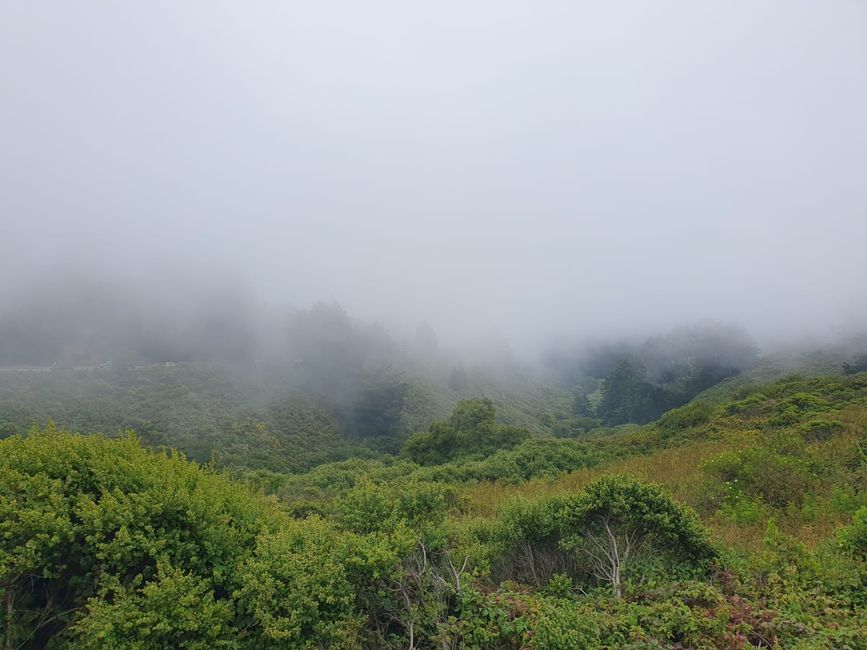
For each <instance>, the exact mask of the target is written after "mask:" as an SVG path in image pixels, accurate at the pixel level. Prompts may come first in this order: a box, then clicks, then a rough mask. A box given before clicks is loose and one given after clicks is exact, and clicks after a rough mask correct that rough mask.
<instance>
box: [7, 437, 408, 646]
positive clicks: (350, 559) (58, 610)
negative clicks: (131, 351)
mask: <svg viewBox="0 0 867 650" xmlns="http://www.w3.org/2000/svg"><path fill="white" fill-rule="evenodd" d="M0 539H2V549H0V598H2V602H3V603H4V613H5V621H4V625H3V626H2V628H0V629H2V632H3V638H4V641H5V645H6V646H8V647H43V646H45V645H47V644H49V642H52V643H57V642H60V641H63V642H69V643H74V644H77V645H81V646H82V647H103V648H115V647H141V648H179V647H188V648H205V647H221V646H224V647H235V648H237V647H249V648H262V647H270V646H274V647H307V646H310V647H313V646H315V645H317V644H323V643H332V642H337V640H338V639H344V640H345V639H348V638H350V637H351V636H352V635H353V634H355V633H356V632H357V628H358V625H359V620H360V618H363V617H362V615H361V614H360V612H359V609H358V606H359V599H360V598H362V597H363V595H364V593H365V592H366V590H367V589H368V586H369V585H370V584H371V583H375V581H376V580H379V579H381V578H383V577H384V576H385V575H387V573H388V571H389V570H391V569H392V568H393V567H395V566H397V564H398V563H399V559H400V554H401V553H402V552H405V551H407V550H408V549H409V548H410V547H411V544H412V543H413V542H412V535H411V534H410V533H408V532H406V531H403V532H402V533H401V534H397V533H394V534H391V533H389V534H386V535H378V536H363V535H354V534H350V533H343V532H340V531H339V530H337V529H336V528H335V527H334V526H333V525H332V524H329V523H327V522H325V521H323V520H318V519H307V520H305V521H303V522H299V521H292V520H290V519H288V518H287V517H286V516H285V515H283V514H281V512H280V511H279V510H278V509H277V508H276V505H275V503H274V502H272V501H270V500H267V499H264V498H261V497H256V496H255V495H252V494H250V493H248V492H247V491H246V490H244V489H243V488H241V487H240V486H238V485H236V484H233V483H232V482H230V481H229V480H227V479H225V478H223V477H221V476H218V475H215V474H213V473H212V472H209V471H205V470H203V469H201V468H199V467H197V466H196V465H194V464H191V463H189V462H187V461H186V460H184V459H183V458H182V457H180V456H178V455H171V456H166V455H160V454H154V453H151V452H148V451H146V450H144V449H143V448H142V447H141V446H140V445H139V444H138V442H137V441H136V440H135V439H134V438H132V437H126V438H122V439H118V440H107V439H104V438H101V437H97V436H79V435H73V434H68V433H65V432H61V431H57V430H55V429H53V428H51V427H49V428H47V429H45V430H42V431H33V432H31V434H30V435H29V436H28V437H26V438H21V437H12V438H9V439H6V440H4V441H2V442H0Z"/></svg>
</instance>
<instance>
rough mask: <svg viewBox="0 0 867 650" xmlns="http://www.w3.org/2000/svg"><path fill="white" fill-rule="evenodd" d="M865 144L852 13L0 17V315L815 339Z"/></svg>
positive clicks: (855, 7)
mask: <svg viewBox="0 0 867 650" xmlns="http://www.w3.org/2000/svg"><path fill="white" fill-rule="evenodd" d="M865 115H867V3H864V2H863V1H861V0H836V1H834V2H818V1H816V0H814V1H805V0H760V1H755V2H731V1H727V0H706V1H704V2H694V1H690V0H663V1H661V2H653V3H650V2H619V1H607V2H566V1H564V2H553V1H544V2H533V3H530V2H510V1H503V0H499V1H497V2H481V1H480V2H471V3H467V2H426V1H423V2H365V3H357V2H328V1H318V2H264V1H257V2H215V1H212V0H209V1H207V2H205V1H202V2H192V1H190V2H183V3H177V2H170V1H150V2H137V3H132V2H126V3H109V2H97V1H93V2H87V3H70V2H60V1H57V2H38V3H37V2H15V1H14V0H0V241H2V256H0V310H2V312H0V316H2V318H3V319H4V320H6V321H8V320H9V319H10V318H11V319H13V320H14V319H23V318H25V315H26V313H44V311H43V312H40V311H39V310H40V309H43V310H44V309H45V308H46V306H47V307H49V308H53V307H58V308H57V309H56V310H55V311H54V312H52V313H54V314H55V315H56V317H57V318H59V319H64V318H67V317H68V315H69V314H70V313H80V312H82V311H85V312H87V313H89V314H90V315H91V317H92V318H91V321H92V323H96V322H98V321H102V322H103V323H106V322H108V323H111V327H116V328H121V329H123V328H128V327H139V328H144V329H147V328H148V327H156V328H158V327H160V326H161V323H163V322H165V321H166V319H167V318H168V316H166V315H167V314H170V315H171V318H170V320H171V321H172V322H175V323H176V322H181V321H183V320H184V319H185V318H187V315H188V314H194V313H196V311H197V310H199V309H202V308H206V307H207V308H208V309H211V308H212V307H213V306H214V305H220V304H222V309H223V310H224V311H225V312H233V313H234V312H237V311H238V310H246V311H249V312H250V313H252V314H255V315H256V317H255V318H256V319H258V320H257V323H259V325H262V322H264V323H268V322H278V321H272V320H271V319H270V316H269V315H271V314H276V313H282V311H283V310H287V309H289V308H290V307H292V306H295V307H300V308H306V307H309V305H311V304H312V303H314V302H316V301H324V302H327V303H330V302H332V301H334V302H337V303H339V304H341V305H343V306H344V307H345V308H346V310H347V312H348V313H349V314H351V315H352V316H353V317H355V318H358V319H361V320H364V321H377V322H381V323H384V324H385V325H386V326H387V327H389V328H391V329H393V330H394V331H397V332H405V333H411V332H414V331H415V328H416V326H417V325H418V323H419V322H426V323H430V325H431V326H432V327H433V329H434V330H435V331H436V333H437V336H438V337H439V339H440V341H447V342H448V341H451V342H454V343H455V345H458V344H463V345H465V346H467V345H474V344H475V343H474V342H477V341H480V340H485V341H500V340H504V341H508V342H509V344H510V345H511V346H512V348H513V349H514V350H517V351H518V352H519V353H529V352H532V351H538V350H541V349H543V348H545V347H546V346H547V345H548V344H549V342H550V341H552V340H581V339H582V338H593V339H594V340H598V339H601V338H605V337H620V336H649V335H652V334H656V333H659V332H661V331H664V330H666V329H669V328H671V327H673V326H676V325H678V324H682V323H688V322H696V321H703V320H707V319H710V320H715V321H720V322H725V323H734V324H736V325H740V326H743V327H744V328H746V329H747V330H749V331H750V332H751V333H752V334H753V335H754V336H755V337H757V338H758V340H759V341H761V342H763V343H766V344H767V343H768V342H773V341H784V340H792V339H795V338H799V337H805V336H813V337H818V338H820V339H821V338H823V337H829V336H833V335H836V334H838V333H840V332H848V331H851V330H856V329H859V328H860V327H862V325H863V324H864V323H865V321H867V295H865V290H864V281H865V278H867V255H865V242H867V120H865ZM87 296H98V298H93V299H92V300H91V299H88V298H87ZM106 296H109V297H110V298H106ZM63 305H66V306H65V307H63V308H60V307H62V306H63ZM119 305H120V306H119ZM27 310H31V311H30V312H28V311H27ZM34 310H35V311H34ZM64 310H65V311H64ZM136 310H137V311H136ZM133 312H134V313H135V314H136V316H135V317H134V318H132V317H130V318H132V320H129V319H128V318H127V316H123V317H120V316H117V314H127V313H133ZM64 314H65V316H64ZM113 314H114V315H113ZM115 316H117V317H115ZM164 317H165V318H164ZM40 318H44V316H43V317H40ZM37 320H38V319H37ZM260 320H261V321H262V322H260ZM91 321H88V322H91ZM131 323H135V324H134V325H133V324H131ZM82 327H84V328H85V329H87V328H88V327H92V328H93V331H97V330H99V326H97V325H95V324H91V325H88V324H87V323H85V324H84V325H82ZM257 327H258V326H257ZM251 335H252V334H251Z"/></svg>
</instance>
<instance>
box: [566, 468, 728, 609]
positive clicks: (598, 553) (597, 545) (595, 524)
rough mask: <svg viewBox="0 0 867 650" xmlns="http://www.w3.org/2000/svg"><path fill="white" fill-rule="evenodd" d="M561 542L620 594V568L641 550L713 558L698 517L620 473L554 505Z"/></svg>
mask: <svg viewBox="0 0 867 650" xmlns="http://www.w3.org/2000/svg"><path fill="white" fill-rule="evenodd" d="M559 510H560V511H559V513H558V515H557V516H558V519H559V528H560V531H561V541H560V545H561V546H562V547H563V548H565V549H567V550H572V551H575V552H577V553H578V555H579V556H581V557H583V559H585V560H586V561H588V562H589V566H590V570H591V572H592V574H593V575H594V576H595V577H596V578H597V579H599V580H602V581H605V582H608V583H609V584H610V585H611V589H612V591H613V593H614V596H615V598H620V597H621V596H622V593H623V588H622V580H623V574H624V571H625V569H627V568H628V566H629V565H630V563H631V562H633V561H634V560H635V558H636V556H637V555H638V554H639V553H640V552H641V551H642V550H644V549H646V548H648V547H652V548H653V550H654V551H655V552H657V553H663V554H665V553H667V554H672V555H674V556H675V557H678V558H680V559H684V560H687V561H690V562H693V563H699V562H704V561H707V560H710V559H712V558H713V557H714V556H715V550H714V548H713V547H712V546H711V543H710V539H709V537H708V534H707V532H706V531H705V530H704V528H703V527H702V526H701V524H700V522H699V519H698V516H697V515H696V514H695V513H694V512H693V511H692V510H690V509H688V508H686V507H684V506H681V505H679V504H677V503H676V502H675V501H674V500H672V499H671V497H669V496H668V495H667V494H665V493H664V492H663V491H662V489H661V488H660V487H658V486H656V485H652V484H648V483H643V482H641V481H638V480H636V479H634V478H631V477H629V476H625V475H610V476H605V477H603V478H601V479H599V480H598V481H596V482H594V483H591V484H590V485H588V486H587V488H586V489H585V490H584V492H583V493H582V494H580V495H578V496H577V497H574V498H571V499H567V500H565V501H564V502H563V503H562V504H561V507H560V509H559Z"/></svg>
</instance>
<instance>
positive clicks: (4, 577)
mask: <svg viewBox="0 0 867 650" xmlns="http://www.w3.org/2000/svg"><path fill="white" fill-rule="evenodd" d="M169 370H170V369H168V368H155V369H148V370H146V371H135V372H136V373H141V374H140V376H139V377H138V378H137V379H135V380H134V381H133V384H132V386H134V387H135V388H134V390H133V389H132V388H131V387H130V386H129V385H127V386H126V387H124V388H118V387H116V386H114V384H111V386H112V390H115V391H117V392H115V393H110V395H109V396H108V397H107V398H106V401H105V402H102V404H104V405H105V406H106V408H109V404H110V403H111V396H112V395H114V396H117V395H120V396H123V395H128V394H131V393H132V392H136V394H138V395H139V396H142V397H144V396H147V395H150V396H151V398H152V399H154V400H159V399H160V398H159V395H160V394H161V392H160V391H163V390H165V389H166V386H167V385H170V384H169V382H168V381H167V380H166V379H165V375H162V373H169ZM201 371H202V369H201V368H200V367H198V366H190V367H182V368H180V369H177V368H175V369H171V372H172V373H174V374H170V375H169V376H172V377H175V378H177V377H179V376H180V375H181V374H183V373H189V379H188V381H189V382H190V384H191V385H190V386H188V387H189V388H190V390H189V391H188V392H187V393H186V394H187V395H188V396H194V395H197V394H198V395H206V396H207V395H210V394H211V393H212V392H213V394H214V395H215V397H214V400H213V402H210V401H208V403H209V404H210V403H213V404H214V405H220V404H221V405H222V409H223V410H221V411H218V412H217V413H216V414H214V415H215V416H216V417H217V418H223V417H224V416H225V420H221V424H220V425H219V426H217V425H216V424H215V426H214V428H213V429H212V430H207V431H204V430H202V429H198V430H197V431H198V432H199V434H198V435H203V436H205V437H206V438H207V436H210V435H216V436H217V440H219V445H225V446H223V447H222V448H220V449H219V453H215V454H213V459H212V461H211V462H209V463H207V464H204V465H203V464H200V463H197V462H194V461H191V460H188V459H187V458H186V457H184V456H183V455H182V454H180V453H178V452H174V451H170V450H166V449H164V448H165V447H169V446H171V439H170V438H167V436H169V435H170V434H171V432H170V431H169V432H167V433H163V434H162V435H161V436H160V437H159V438H156V437H153V433H152V431H153V429H151V430H150V431H151V432H150V433H149V432H148V431H145V432H143V433H142V434H140V435H139V436H136V435H135V434H133V433H131V432H127V433H122V434H120V435H115V436H112V437H106V436H103V435H93V434H91V435H80V434H77V433H70V432H68V431H67V430H65V429H63V428H60V427H58V426H55V425H54V424H52V423H48V424H46V425H44V426H40V427H33V428H31V429H30V430H29V431H26V432H20V431H19V432H15V431H11V432H10V433H11V435H9V436H8V437H7V438H6V439H5V440H2V441H0V540H2V544H0V603H2V611H0V639H2V647H4V648H41V647H49V648H50V647H82V648H120V647H124V648H125V647H128V648H220V647H225V648H269V647H273V648H324V647H333V648H407V647H411V648H443V647H448V648H479V649H482V648H503V649H508V648H514V649H516V650H517V649H525V648H538V649H549V648H550V649H559V648H567V649H568V648H655V647H663V648H749V647H756V648H757V647H779V648H829V649H831V648H834V649H836V648H864V647H867V644H865V635H864V630H865V629H867V532H865V531H867V434H865V431H867V374H849V375H840V376H835V377H816V378H800V377H789V378H786V379H783V380H782V381H778V382H776V383H773V384H767V385H760V386H753V385H750V386H744V387H741V388H740V389H738V391H737V392H736V394H734V395H733V396H732V399H730V400H728V401H724V402H721V403H713V402H704V401H695V402H691V403H689V404H686V405H684V406H681V407H679V408H676V409H673V410H670V411H669V412H667V413H665V414H664V415H663V416H662V417H660V418H659V419H658V420H657V421H655V422H653V423H650V424H648V425H646V426H642V427H636V426H634V425H630V426H624V427H617V428H613V429H600V428H598V427H596V428H594V429H589V430H587V432H586V433H584V434H583V435H579V436H577V437H560V438H558V437H553V436H551V435H550V434H548V435H536V436H534V435H531V432H528V430H527V429H525V428H523V427H520V426H515V425H511V424H507V423H504V422H502V421H501V420H500V419H499V418H498V409H497V408H495V402H494V401H493V400H491V399H484V398H479V399H474V398H464V399H463V400H461V401H457V402H456V405H455V407H454V410H453V412H452V414H451V416H450V417H448V418H447V419H445V420H442V421H434V422H432V423H430V424H428V425H426V427H424V428H423V429H422V430H421V431H420V432H418V433H415V434H413V435H411V436H409V437H404V438H403V441H402V442H401V444H400V446H398V447H397V448H396V449H394V450H393V451H392V452H391V453H385V452H383V451H377V448H376V446H375V445H370V444H367V443H366V442H365V441H367V440H370V439H373V440H376V439H377V437H378V436H376V435H375V434H372V433H370V434H364V435H361V434H354V433H352V432H349V431H347V430H346V429H345V428H344V426H345V422H342V421H341V420H340V416H339V414H337V413H336V412H332V414H330V415H329V414H328V410H327V408H326V409H323V408H322V407H321V406H317V401H316V399H314V398H313V397H312V396H311V397H307V398H302V397H300V396H298V397H293V398H291V399H288V400H287V399H284V400H282V401H278V402H273V401H271V400H272V397H271V396H267V395H266V396H263V397H262V399H261V401H260V402H259V403H260V404H261V405H262V410H260V411H257V412H256V413H251V412H247V413H243V411H244V408H243V406H244V405H247V406H249V405H250V404H251V403H252V402H249V401H245V400H244V399H242V398H241V397H237V395H239V394H240V395H243V394H244V391H245V390H247V388H243V385H242V388H240V389H239V388H238V385H235V388H234V390H236V391H238V392H237V393H234V394H235V395H236V397H234V398H233V397H232V395H233V392H232V390H233V389H232V388H231V387H230V384H220V388H216V386H217V385H218V384H217V383H215V384H213V386H214V387H213V388H208V387H207V381H206V380H204V379H203V383H202V384H201V385H200V387H199V388H194V387H193V385H192V378H193V377H195V376H196V375H197V374H198V373H200V372H201ZM449 373H450V370H447V371H446V373H445V376H446V377H448V374H449ZM149 375H150V376H154V375H162V377H161V378H160V379H157V380H155V381H154V382H153V384H151V386H150V387H149V388H144V387H143V386H142V377H143V376H149ZM102 377H103V375H95V377H91V381H93V382H94V384H97V383H99V382H96V379H99V378H102ZM126 380H127V381H129V380H130V378H129V376H127V379H126ZM119 381H120V380H119ZM106 383H107V384H109V382H107V381H106ZM78 386H79V387H81V386H82V384H78ZM247 387H248V388H249V385H247ZM67 390H68V389H67ZM93 390H95V389H94V387H93V386H89V387H88V388H87V391H93ZM150 390H153V391H155V392H153V393H149V392H148V391H150ZM172 390H180V389H179V388H174V389H172ZM413 390H416V388H415V387H414V385H410V386H408V387H402V388H401V387H398V389H397V392H393V391H392V390H391V389H389V388H383V387H382V385H381V384H379V385H373V386H372V387H371V388H370V391H371V392H370V394H369V395H368V396H367V397H366V398H365V399H366V400H369V403H370V404H374V403H379V404H382V405H383V407H382V409H379V408H372V409H371V410H370V411H364V418H363V419H367V421H368V422H375V421H379V418H380V417H382V418H384V419H382V420H381V422H386V420H389V419H393V416H394V409H393V408H392V406H393V404H394V403H395V399H396V395H398V394H401V395H404V396H405V395H407V394H409V393H411V392H412V391H413ZM437 390H439V389H437ZM139 391H141V392H139ZM218 392H220V393H222V395H223V396H224V399H217V398H216V394H217V393H218ZM19 394H20V393H19ZM45 394H46V395H51V394H52V393H50V392H47V393H45ZM90 394H92V393H90ZM170 394H171V391H169V395H170ZM34 395H35V388H34ZM165 399H166V404H171V403H172V398H171V397H166V398H165ZM558 399H559V398H558ZM233 400H236V401H234V402H233ZM73 403H74V400H73V399H72V397H71V396H70V394H69V393H65V394H63V397H62V399H60V400H59V402H57V403H56V404H61V405H63V411H62V412H64V413H71V412H73V411H70V410H67V409H71V407H72V405H73ZM192 403H193V404H195V403H196V400H192ZM557 403H558V404H562V403H565V404H566V405H567V408H566V409H564V410H561V411H557V413H558V414H559V415H558V416H557V417H559V418H561V419H560V420H559V421H561V422H563V421H566V420H568V418H570V417H574V416H572V415H570V414H569V409H570V408H571V406H569V404H570V400H569V399H566V398H564V399H563V401H562V402H557ZM233 404H234V406H233ZM319 404H321V402H319ZM50 405H51V402H49V407H50ZM35 406H36V400H35V398H34V400H33V401H32V402H31V406H28V408H34V409H35ZM115 406H116V408H118V409H126V408H127V407H128V406H129V402H125V401H123V400H122V401H121V402H120V404H116V405H115ZM51 408H57V406H55V407H50V408H48V409H47V411H51ZM88 408H92V407H88ZM512 408H514V405H512ZM233 409H237V410H233ZM206 410H207V409H204V408H203V409H202V410H201V411H186V412H187V413H200V414H201V413H204V411H206ZM81 412H82V413H90V414H92V413H94V411H87V410H82V411H81ZM175 412H176V413H178V412H180V411H175ZM6 413H7V421H8V420H9V418H8V413H10V411H9V410H7V411H6ZM30 413H32V411H30ZM115 413H117V411H115ZM242 413H243V418H242V417H239V416H240V415H241V414H242ZM266 416H267V417H266ZM87 417H91V415H89V414H88V415H85V416H83V418H84V419H86V418H87ZM198 417H199V416H198V415H196V416H195V417H193V418H192V420H191V421H196V418H198ZM534 417H536V416H534ZM555 419H556V418H555ZM225 422H228V428H227V429H222V428H221V427H222V423H225ZM18 426H19V425H17V424H15V427H10V428H17V427H18ZM370 426H373V425H370ZM276 431H292V432H294V433H293V435H286V436H283V437H281V436H278V435H275V432H276ZM304 431H307V432H308V433H307V434H303V435H302V433H301V432H304ZM329 431H330V433H328V432H329ZM532 433H538V432H532ZM186 435H187V436H189V437H188V438H183V440H185V441H187V442H186V444H187V445H188V446H190V447H193V448H200V449H205V448H207V444H212V442H211V441H209V440H205V441H198V440H197V439H196V435H197V434H195V433H194V432H193V433H187V434H186ZM305 435H306V436H308V437H307V438H305V437H304V436H305ZM327 436H332V438H331V439H332V440H335V441H342V444H344V445H347V449H349V452H348V453H346V454H345V455H344V456H343V459H341V460H337V462H324V463H323V462H322V460H326V461H327V460H328V458H327V456H326V457H323V456H319V457H318V460H317V457H315V456H311V455H310V454H311V452H312V451H315V450H310V449H306V448H305V444H311V445H312V444H320V442H321V441H323V440H327V439H328V438H327ZM386 438H388V439H390V440H391V439H394V440H400V439H401V438H400V437H399V436H391V435H390V436H386ZM292 441H294V442H292ZM147 446H150V447H152V448H153V449H147V448H146V447H147ZM322 452H323V450H321V449H320V450H318V453H320V454H321V453H322ZM329 453H334V452H333V451H331V452H329ZM203 456H204V454H203ZM294 456H298V457H299V459H301V460H299V459H295V458H293V457H294ZM352 456H354V457H352ZM273 459H276V460H273ZM287 467H294V468H296V469H295V471H294V473H292V472H287ZM306 468H310V469H306Z"/></svg>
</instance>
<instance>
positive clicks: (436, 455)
mask: <svg viewBox="0 0 867 650" xmlns="http://www.w3.org/2000/svg"><path fill="white" fill-rule="evenodd" d="M529 435H530V434H529V433H528V432H527V431H526V429H520V428H517V427H509V426H504V425H500V424H497V422H496V411H495V410H494V404H493V402H491V400H489V399H488V398H482V399H466V400H462V401H461V402H459V403H458V405H457V406H456V407H455V410H454V412H453V413H452V415H451V417H450V418H449V420H448V422H434V423H433V424H431V425H430V428H429V429H428V431H427V432H423V433H416V434H413V435H412V436H410V437H409V439H408V440H407V441H406V444H405V445H404V447H403V453H404V454H405V455H406V456H408V457H409V458H411V459H412V460H413V461H415V462H416V463H419V464H422V465H436V464H439V463H445V462H448V461H449V460H452V459H454V458H457V457H460V456H470V455H473V454H490V453H493V452H495V451H497V450H498V449H512V448H513V447H516V446H517V445H519V444H520V443H521V442H523V441H524V440H526V439H527V438H528V437H529Z"/></svg>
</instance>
